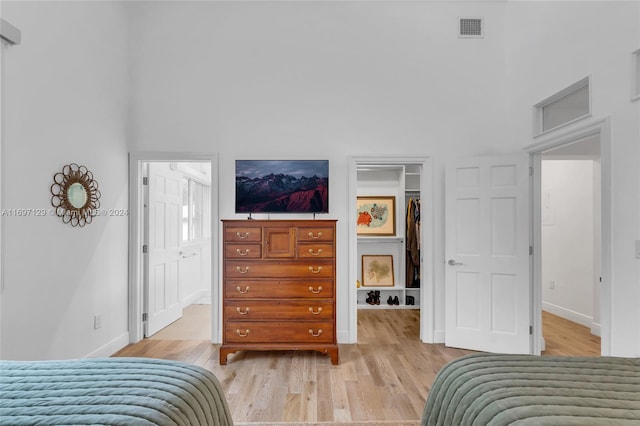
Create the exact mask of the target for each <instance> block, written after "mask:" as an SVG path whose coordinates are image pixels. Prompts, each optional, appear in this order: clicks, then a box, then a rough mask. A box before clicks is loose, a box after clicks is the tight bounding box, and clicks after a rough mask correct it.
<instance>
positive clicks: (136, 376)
mask: <svg viewBox="0 0 640 426" xmlns="http://www.w3.org/2000/svg"><path fill="white" fill-rule="evenodd" d="M0 424H1V425H81V424H82V425H87V424H101V425H188V426H197V425H221V426H224V425H232V424H233V422H232V420H231V414H230V412H229V408H228V405H227V401H226V399H225V396H224V394H223V391H222V388H221V386H220V383H219V382H218V379H217V378H216V377H215V376H214V375H213V373H211V372H210V371H207V370H205V369H203V368H201V367H198V366H195V365H190V364H184V363H180V362H175V361H165V360H157V359H149V358H102V359H83V360H65V361H31V362H27V361H0Z"/></svg>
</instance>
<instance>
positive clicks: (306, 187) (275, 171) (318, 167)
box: [236, 160, 329, 213]
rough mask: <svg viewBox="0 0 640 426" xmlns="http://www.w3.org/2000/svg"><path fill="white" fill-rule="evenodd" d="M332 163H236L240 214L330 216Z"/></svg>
mask: <svg viewBox="0 0 640 426" xmlns="http://www.w3.org/2000/svg"><path fill="white" fill-rule="evenodd" d="M328 200H329V177H328V161H326V160H321V161H315V160H299V161H269V160H238V161H236V212H237V213H326V212H328V210H329V206H328Z"/></svg>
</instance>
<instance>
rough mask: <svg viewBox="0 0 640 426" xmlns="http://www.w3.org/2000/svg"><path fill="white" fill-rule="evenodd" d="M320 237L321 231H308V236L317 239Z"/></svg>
mask: <svg viewBox="0 0 640 426" xmlns="http://www.w3.org/2000/svg"><path fill="white" fill-rule="evenodd" d="M320 237H322V232H318V234H317V235H316V234H314V233H313V232H309V238H311V239H313V240H317V239H319V238H320Z"/></svg>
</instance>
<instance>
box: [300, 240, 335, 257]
mask: <svg viewBox="0 0 640 426" xmlns="http://www.w3.org/2000/svg"><path fill="white" fill-rule="evenodd" d="M298 257H299V258H301V259H302V258H316V259H318V258H326V259H332V258H333V244H331V243H300V244H298Z"/></svg>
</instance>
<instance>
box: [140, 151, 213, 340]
mask: <svg viewBox="0 0 640 426" xmlns="http://www.w3.org/2000/svg"><path fill="white" fill-rule="evenodd" d="M216 170H217V159H216V157H215V156H213V155H203V154H189V153H184V154H180V153H132V154H131V155H130V183H129V187H130V201H129V205H130V235H129V236H130V238H129V257H130V277H129V289H130V292H129V296H130V297H129V325H130V326H129V330H130V339H129V340H130V342H131V343H135V342H138V341H140V340H142V339H143V338H144V337H148V336H152V335H154V334H156V333H157V332H158V331H160V330H163V329H165V328H166V327H167V326H169V325H170V324H176V322H177V321H179V320H180V318H181V317H182V315H183V312H187V314H188V315H189V316H190V317H191V316H193V314H194V312H196V313H197V315H198V316H199V317H200V318H201V317H202V315H203V313H202V312H203V310H202V307H205V309H204V312H205V314H206V315H207V316H208V318H206V321H207V322H208V324H209V327H207V330H208V335H209V336H208V337H207V339H208V340H210V341H212V342H216V341H217V340H219V333H218V332H216V330H218V324H219V320H218V313H219V306H218V305H219V300H220V298H219V297H218V292H219V289H218V287H217V286H216V285H214V284H215V283H216V282H217V280H216V279H215V278H216V276H217V272H216V271H217V270H218V268H217V261H216V258H217V256H216V253H217V244H215V243H214V242H215V241H217V227H215V226H212V224H213V223H217V197H216V190H217V175H216ZM193 305H200V307H199V309H198V308H196V309H195V310H194V309H191V308H192V307H193ZM185 308H187V310H186V311H185ZM190 322H191V323H192V321H190ZM174 328H175V327H174ZM180 333H182V334H183V335H184V333H185V331H184V330H183V331H182V332H180ZM201 336H202V334H201V331H200V332H199V333H198V338H201ZM183 338H186V337H185V336H183Z"/></svg>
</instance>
